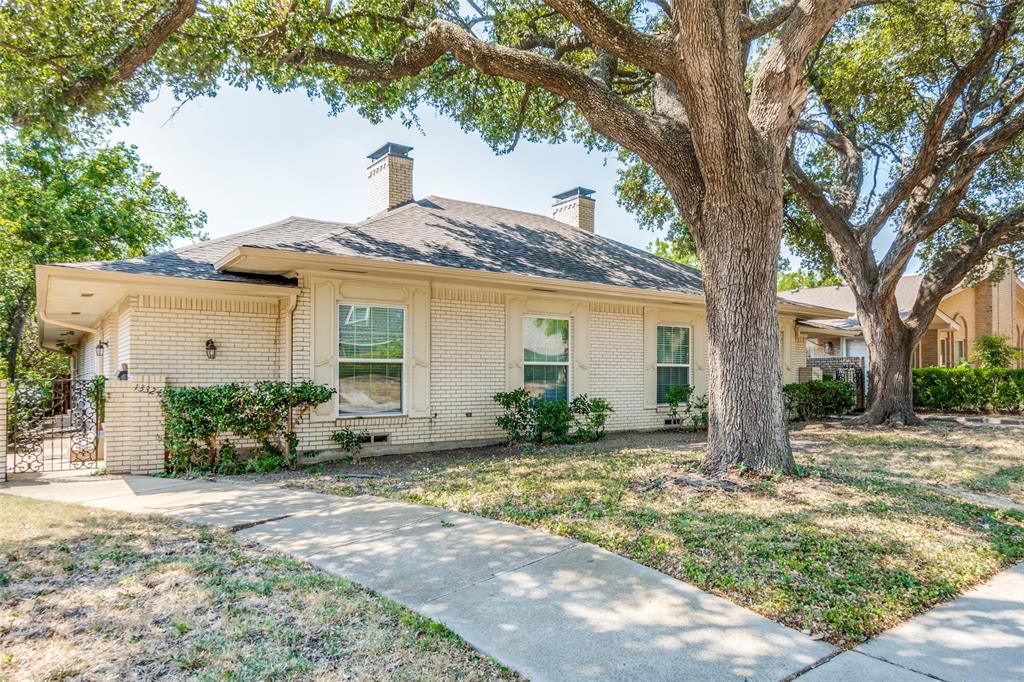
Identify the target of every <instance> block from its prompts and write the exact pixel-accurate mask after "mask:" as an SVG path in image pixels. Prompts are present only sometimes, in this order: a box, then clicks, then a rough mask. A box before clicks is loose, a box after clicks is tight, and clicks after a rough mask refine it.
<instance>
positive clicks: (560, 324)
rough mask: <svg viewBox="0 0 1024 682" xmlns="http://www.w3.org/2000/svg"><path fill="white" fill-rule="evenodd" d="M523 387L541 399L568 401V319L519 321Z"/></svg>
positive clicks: (541, 318)
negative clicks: (521, 322)
mask: <svg viewBox="0 0 1024 682" xmlns="http://www.w3.org/2000/svg"><path fill="white" fill-rule="evenodd" d="M523 386H524V387H525V388H526V390H527V391H529V393H530V395H532V396H534V397H537V398H540V399H542V400H548V401H554V400H568V399H569V320H568V319H564V318H552V317H530V316H526V317H524V318H523Z"/></svg>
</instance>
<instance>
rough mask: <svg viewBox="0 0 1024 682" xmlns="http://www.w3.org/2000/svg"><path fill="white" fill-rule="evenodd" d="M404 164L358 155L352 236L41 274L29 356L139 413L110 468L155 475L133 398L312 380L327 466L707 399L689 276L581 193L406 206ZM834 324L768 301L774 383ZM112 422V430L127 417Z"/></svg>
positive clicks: (147, 429) (384, 154) (315, 228)
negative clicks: (36, 331)
mask: <svg viewBox="0 0 1024 682" xmlns="http://www.w3.org/2000/svg"><path fill="white" fill-rule="evenodd" d="M409 151H410V148H408V147H401V146H399V145H393V144H389V145H385V146H384V147H382V148H381V149H379V150H377V151H376V152H374V153H373V154H372V155H371V156H370V158H371V161H372V163H371V165H370V167H369V183H370V188H369V204H370V212H371V215H370V217H369V218H367V219H366V220H363V221H361V222H358V223H355V224H341V223H333V222H326V221H319V220H310V219H305V218H288V219H286V220H283V221H280V222H278V223H274V224H272V225H267V226H264V227H261V228H257V229H255V230H251V231H248V232H243V233H240V234H235V235H232V236H230V237H225V238H222V239H216V240H212V241H208V242H201V243H198V244H194V245H191V246H187V247H184V248H181V249H177V250H174V251H169V252H165V253H161V254H157V255H154V256H148V257H144V258H138V259H132V260H123V261H109V262H95V263H75V264H66V265H46V266H41V267H39V268H38V271H37V287H38V293H39V316H40V326H41V333H42V340H43V343H44V345H45V346H46V347H48V348H51V349H54V350H58V349H71V352H73V357H74V365H75V367H74V369H75V373H76V374H77V375H78V376H81V377H89V376H92V375H95V374H103V375H105V376H107V377H108V379H109V381H108V384H107V385H108V390H109V391H113V392H114V393H117V392H118V391H120V392H125V391H128V390H129V389H128V388H126V387H128V386H133V387H135V392H134V393H125V395H126V396H127V395H131V396H136V397H137V399H138V400H142V401H144V402H145V404H146V408H145V410H143V409H142V408H140V414H143V415H144V416H142V417H139V418H140V419H145V420H148V421H147V422H146V424H144V425H140V426H139V428H137V429H132V430H133V431H137V432H138V433H140V434H144V436H140V437H139V438H135V439H132V438H127V437H124V436H122V438H121V440H119V441H118V447H122V448H133V449H136V450H140V449H141V450H144V451H146V452H147V453H149V454H146V455H139V454H138V453H137V452H133V453H132V455H131V457H132V458H133V460H132V461H133V462H135V463H133V464H131V465H130V467H129V466H128V465H120V466H121V468H132V469H136V470H147V469H152V468H157V467H158V466H159V459H160V445H159V438H158V437H157V436H154V435H153V429H154V428H156V431H157V432H158V431H159V428H158V427H159V425H158V424H157V425H156V427H154V425H153V423H152V422H153V420H154V419H159V417H158V416H157V417H154V416H153V405H154V403H155V401H156V400H157V398H155V397H154V396H153V392H152V391H149V392H147V391H146V390H145V389H146V386H140V384H146V385H147V386H148V385H150V384H152V385H155V386H157V387H159V386H162V385H164V383H166V384H167V385H195V384H214V383H223V382H231V381H238V382H250V381H255V380H259V379H278V380H286V381H287V380H299V379H303V378H311V379H313V380H315V381H317V382H320V383H323V384H328V385H330V386H333V387H336V388H338V394H337V395H336V396H335V398H334V400H333V401H332V402H330V403H327V404H325V405H322V406H321V407H320V408H318V409H317V410H316V412H315V413H314V414H313V415H312V416H311V418H310V419H309V420H307V422H306V423H305V424H303V425H302V427H301V431H300V437H301V444H300V447H301V449H303V450H329V449H331V448H332V443H331V441H330V435H331V433H332V432H334V431H336V430H337V429H339V428H341V427H343V426H347V427H352V428H357V429H360V430H362V429H366V430H368V431H370V432H371V433H372V434H375V435H377V436H378V440H379V441H380V442H379V443H378V444H374V445H373V446H371V447H370V448H369V452H381V453H383V452H396V451H408V450H419V449H426V448H439V447H451V446H454V445H466V444H473V443H483V442H488V441H494V440H495V439H497V438H499V437H500V435H501V434H500V432H499V431H498V430H497V429H496V427H495V424H494V418H495V416H496V414H497V407H496V406H495V404H494V403H493V401H492V399H491V396H492V395H493V394H494V393H496V392H498V391H502V390H508V389H512V388H516V387H519V386H524V385H525V386H527V387H528V388H530V389H531V390H533V391H535V392H537V393H544V394H546V395H549V396H551V397H560V396H563V395H569V396H572V395H578V394H582V393H586V394H589V395H591V396H600V397H604V398H607V399H609V400H610V401H611V403H612V405H613V406H614V408H615V413H614V415H613V416H612V418H611V421H610V423H609V428H610V429H611V430H623V429H652V428H658V427H663V426H664V424H665V412H666V408H665V406H664V405H660V404H659V396H660V395H662V394H663V392H664V390H665V389H666V388H667V387H669V386H671V385H672V384H674V383H680V382H686V383H690V384H692V385H693V386H694V387H695V391H696V393H697V394H702V393H704V392H706V387H707V382H706V360H705V358H706V348H705V342H706V323H705V319H706V316H705V310H704V299H703V290H702V285H701V279H700V273H699V272H698V271H696V270H693V269H691V268H687V267H684V266H682V265H678V264H676V263H674V262H670V261H667V260H664V259H661V258H658V257H656V256H653V255H651V254H650V253H647V252H645V251H642V250H640V249H635V248H633V247H630V246H626V245H624V244H621V243H619V242H616V241H614V240H611V239H608V238H605V237H602V236H600V235H599V234H595V233H594V200H593V198H592V197H591V196H590V195H591V194H592V192H591V191H590V190H586V189H584V188H576V189H574V190H571V191H569V192H565V193H563V194H560V195H557V196H556V199H557V200H558V201H557V202H556V204H555V206H554V209H553V215H554V216H555V217H556V218H557V220H556V219H554V218H550V217H546V216H541V215H536V214H531V213H524V212H520V211H514V210H508V209H502V208H496V207H492V206H483V205H480V204H472V203H467V202H462V201H457V200H453V199H446V198H441V197H426V198H423V199H418V200H416V199H414V197H413V193H412V179H413V176H412V170H413V161H412V159H411V158H410V157H409V155H408V152H409ZM840 315H841V313H840V312H839V311H834V310H831V309H828V308H822V307H820V306H809V305H805V304H800V303H795V302H785V301H780V302H779V316H780V322H781V339H780V343H781V345H782V365H783V366H782V368H781V369H782V373H783V377H784V380H785V381H795V380H796V370H797V368H798V367H800V366H802V365H803V364H804V352H805V350H804V349H805V343H804V338H803V337H802V336H801V331H800V328H799V322H800V321H801V320H802V319H805V318H807V319H811V318H822V317H836V316H840ZM208 342H212V345H213V346H215V347H216V350H215V352H214V351H211V352H210V353H208V349H207V345H208ZM98 345H102V355H99V354H97V346H98ZM209 355H213V357H209ZM122 368H126V369H127V375H128V380H127V381H123V382H122V381H118V380H117V375H118V372H119V370H121V369H122ZM146 410H148V412H147V411H146ZM114 418H115V419H118V420H121V421H122V422H123V423H124V424H126V425H127V424H129V423H130V422H131V420H132V419H133V417H132V410H130V409H129V410H124V409H119V410H115V411H114ZM108 421H110V417H109V416H108ZM151 441H152V442H151ZM109 446H110V443H108V468H111V467H110V466H109V463H110V447H109ZM115 468H116V467H115Z"/></svg>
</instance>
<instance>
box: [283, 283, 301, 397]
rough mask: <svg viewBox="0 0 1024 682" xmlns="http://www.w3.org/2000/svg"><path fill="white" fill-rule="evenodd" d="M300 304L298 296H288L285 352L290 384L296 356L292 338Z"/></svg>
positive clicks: (286, 377) (287, 375)
mask: <svg viewBox="0 0 1024 682" xmlns="http://www.w3.org/2000/svg"><path fill="white" fill-rule="evenodd" d="M298 303H299V295H298V294H290V295H289V296H288V308H287V309H286V310H285V314H286V315H288V325H287V327H286V330H287V333H286V335H285V352H286V353H288V362H287V363H286V364H285V377H284V379H285V381H287V382H288V383H291V382H292V378H293V376H292V375H293V372H294V363H295V355H294V353H292V336H293V334H294V329H295V308H296V307H298Z"/></svg>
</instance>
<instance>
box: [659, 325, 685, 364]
mask: <svg viewBox="0 0 1024 682" xmlns="http://www.w3.org/2000/svg"><path fill="white" fill-rule="evenodd" d="M658 364H668V365H688V364H690V330H689V329H687V328H686V327H658Z"/></svg>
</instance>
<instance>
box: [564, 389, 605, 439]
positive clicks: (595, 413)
mask: <svg viewBox="0 0 1024 682" xmlns="http://www.w3.org/2000/svg"><path fill="white" fill-rule="evenodd" d="M569 411H570V412H571V413H572V416H573V421H574V422H575V425H576V433H575V434H574V435H573V440H574V441H576V442H578V443H584V442H590V441H594V440H597V439H599V438H602V437H603V436H604V427H605V424H607V423H608V417H610V416H611V414H612V412H614V411H615V409H614V408H613V407H612V404H611V403H610V402H608V401H607V400H605V399H604V398H588V397H587V395H586V394H583V395H578V396H576V397H575V398H573V399H572V403H571V404H570V405H569Z"/></svg>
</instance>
